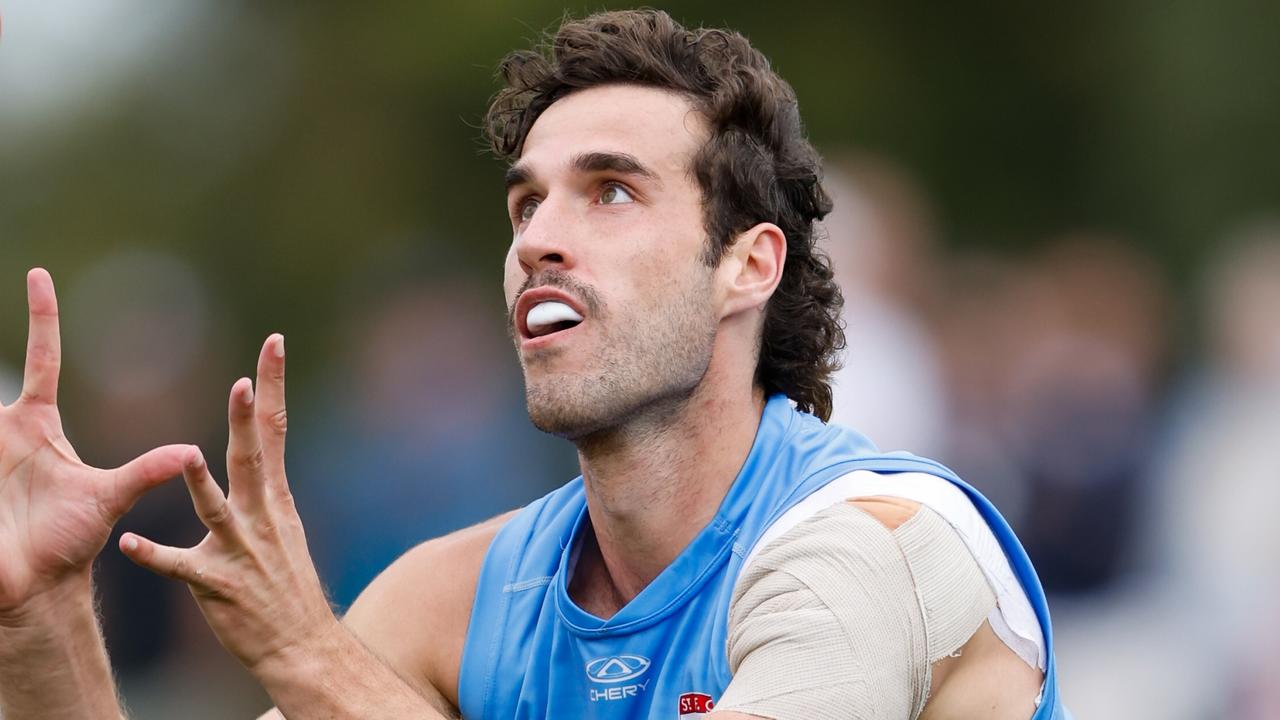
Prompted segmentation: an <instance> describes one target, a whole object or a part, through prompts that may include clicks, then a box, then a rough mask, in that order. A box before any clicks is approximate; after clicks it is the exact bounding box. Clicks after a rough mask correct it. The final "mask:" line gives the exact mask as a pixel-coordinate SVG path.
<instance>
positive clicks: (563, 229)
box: [514, 198, 576, 275]
mask: <svg viewBox="0 0 1280 720" xmlns="http://www.w3.org/2000/svg"><path fill="white" fill-rule="evenodd" d="M560 205H561V203H557V202H555V201H554V200H552V199H551V198H547V199H546V200H543V201H542V203H541V204H540V205H539V206H538V209H537V210H536V211H534V213H533V217H532V218H531V219H530V220H529V222H528V223H526V224H525V226H524V227H523V228H522V229H521V230H520V231H519V232H517V233H516V236H515V241H514V245H515V254H516V258H517V259H518V260H519V261H520V268H521V269H522V270H524V272H525V274H526V275H533V274H535V273H538V272H542V271H545V270H549V269H553V268H554V269H558V270H568V269H571V268H572V267H573V265H574V263H575V261H576V258H575V257H574V253H573V252H572V250H571V242H570V238H571V237H572V235H573V227H574V222H575V219H574V218H573V217H571V214H570V213H569V212H567V211H566V208H563V207H560Z"/></svg>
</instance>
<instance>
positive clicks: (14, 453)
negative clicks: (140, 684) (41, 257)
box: [0, 269, 193, 720]
mask: <svg viewBox="0 0 1280 720" xmlns="http://www.w3.org/2000/svg"><path fill="white" fill-rule="evenodd" d="M27 301H28V305H29V306H30V310H31V317H30V323H31V325H30V335H29V338H28V343H27V360H26V367H25V369H24V372H23V385H22V396H21V397H20V398H19V399H18V400H17V401H16V402H15V403H13V404H12V405H10V406H7V407H4V406H0V716H3V717H4V718H5V719H6V720H22V719H23V718H40V719H41V720H59V719H62V718H66V719H68V720H69V719H71V718H118V717H120V716H121V712H120V707H119V703H118V701H117V699H116V689H115V682H114V681H113V679H112V677H111V668H110V665H109V664H108V662H107V654H106V651H105V649H104V648H103V645H102V637H101V634H100V633H99V631H98V621H97V617H96V614H95V612H94V606H93V591H92V586H91V583H90V566H91V564H92V563H93V559H94V557H96V556H97V554H98V552H100V551H101V550H102V546H103V545H104V544H106V541H107V537H108V536H109V535H110V533H111V527H112V526H113V525H114V524H115V522H116V521H117V520H118V519H119V518H120V516H121V515H123V514H124V513H125V512H126V511H127V510H128V509H129V508H130V507H132V506H133V504H134V502H135V501H136V500H137V499H138V497H140V496H141V495H142V493H143V492H145V491H146V490H147V489H149V488H151V487H154V486H155V485H157V484H159V483H160V482H163V481H164V480H166V479H168V478H170V477H173V476H174V475H177V474H178V472H179V470H180V468H181V466H182V457H183V456H184V455H185V454H187V453H189V452H191V451H192V450H193V448H191V447H190V446H177V445H175V446H169V447H165V448H160V449H158V450H153V451H151V452H149V453H147V454H146V455H143V456H142V457H140V458H138V459H137V460H135V461H133V462H131V463H129V464H128V465H125V466H124V467H122V468H118V469H116V470H99V469H97V468H92V467H89V466H88V465H85V464H84V463H83V462H81V461H80V458H79V457H77V456H76V453H75V450H74V449H73V448H72V447H71V444H70V443H69V442H68V441H67V438H66V436H65V435H64V434H63V432H62V420H61V417H60V415H59V413H58V407H57V394H58V370H59V367H60V365H61V350H60V348H61V342H60V339H59V333H58V303H57V299H56V298H55V296H54V291H53V280H52V279H51V278H50V277H49V274H48V273H47V272H45V271H44V270H39V269H37V270H32V271H31V272H30V273H29V274H28V276H27Z"/></svg>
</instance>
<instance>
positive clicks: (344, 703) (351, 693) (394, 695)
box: [6, 626, 458, 720]
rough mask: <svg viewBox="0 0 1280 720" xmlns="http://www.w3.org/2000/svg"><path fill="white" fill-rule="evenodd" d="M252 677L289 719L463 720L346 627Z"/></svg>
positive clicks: (257, 670)
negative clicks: (406, 719)
mask: <svg viewBox="0 0 1280 720" xmlns="http://www.w3.org/2000/svg"><path fill="white" fill-rule="evenodd" d="M253 674H254V675H255V676H256V677H257V678H258V681H259V682H261V683H262V685H263V687H265V688H266V690H267V692H268V693H269V694H270V695H271V699H272V700H274V701H275V703H276V706H277V707H278V708H279V709H280V712H281V713H282V714H283V715H284V716H285V717H287V718H289V719H290V720H312V719H313V718H324V719H325V720H344V719H347V718H349V719H351V720H364V719H365V718H408V717H412V718H426V719H428V720H435V719H439V720H448V719H451V718H456V717H458V715H457V714H456V713H454V712H453V710H452V708H449V707H448V706H447V703H444V702H443V701H441V702H437V703H433V702H430V701H428V700H427V699H426V698H425V697H423V695H422V694H420V693H418V692H417V691H416V690H414V688H413V687H412V686H411V685H410V684H409V683H407V682H406V681H405V680H404V679H403V678H401V677H400V676H399V675H397V674H396V672H395V671H394V670H392V669H391V668H390V667H388V666H387V664H386V663H384V662H383V661H382V659H381V658H379V657H378V656H377V655H375V654H374V653H373V651H371V650H370V649H369V648H368V647H366V646H365V645H364V643H362V642H360V640H359V639H358V638H357V637H356V636H355V635H353V634H351V632H350V631H349V630H347V629H346V628H345V627H341V626H337V627H335V628H334V629H333V631H332V632H330V633H329V634H328V635H327V636H326V637H324V638H322V639H320V640H318V641H316V642H314V643H311V644H309V646H308V647H302V646H299V647H297V648H294V649H290V650H287V651H285V652H282V653H280V654H278V655H275V656H273V657H271V658H269V659H266V660H264V661H263V662H262V663H261V664H260V665H259V666H258V667H256V668H253ZM6 720H7V719H6Z"/></svg>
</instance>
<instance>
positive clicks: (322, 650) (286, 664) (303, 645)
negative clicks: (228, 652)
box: [246, 614, 360, 686]
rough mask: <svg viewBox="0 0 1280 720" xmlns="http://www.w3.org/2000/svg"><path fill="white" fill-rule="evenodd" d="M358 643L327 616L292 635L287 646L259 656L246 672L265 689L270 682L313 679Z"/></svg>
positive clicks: (282, 645)
mask: <svg viewBox="0 0 1280 720" xmlns="http://www.w3.org/2000/svg"><path fill="white" fill-rule="evenodd" d="M359 642H360V641H359V640H357V639H356V638H355V636H354V635H352V634H351V633H350V632H349V631H348V630H347V629H346V628H345V627H343V625H342V623H340V622H339V621H338V619H337V618H336V617H334V616H333V615H332V614H330V615H329V616H328V617H326V618H325V619H324V620H322V621H319V622H317V623H316V624H315V625H314V626H313V627H312V628H311V629H309V630H307V631H304V632H298V633H295V635H294V637H293V638H292V639H290V640H289V641H288V642H284V643H281V644H280V645H279V647H276V648H273V649H271V650H269V651H267V652H265V653H263V655H262V656H261V657H260V658H258V659H257V661H256V662H253V663H251V664H247V665H246V668H247V669H248V670H249V672H250V673H252V674H253V675H254V676H255V677H257V678H258V680H259V681H260V682H262V683H263V685H268V686H269V685H270V683H271V682H273V681H280V680H288V679H296V678H298V677H306V676H314V675H315V674H316V670H317V669H319V668H323V667H326V666H329V665H332V664H334V663H337V662H339V661H340V658H342V657H343V656H344V655H345V654H346V653H347V652H349V650H350V647H351V645H352V644H353V643H354V644H359Z"/></svg>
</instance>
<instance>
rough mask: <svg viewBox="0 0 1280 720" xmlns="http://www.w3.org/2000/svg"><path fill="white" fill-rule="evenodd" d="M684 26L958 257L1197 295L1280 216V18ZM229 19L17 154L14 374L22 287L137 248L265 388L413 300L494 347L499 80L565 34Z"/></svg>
mask: <svg viewBox="0 0 1280 720" xmlns="http://www.w3.org/2000/svg"><path fill="white" fill-rule="evenodd" d="M664 7H665V8H666V9H668V10H670V11H671V12H672V13H673V14H674V15H675V16H677V17H678V18H679V19H681V20H682V21H684V22H685V23H686V24H691V25H699V24H702V25H724V26H730V27H733V28H736V29H738V30H740V31H742V32H743V33H745V34H747V35H748V36H749V37H751V38H752V39H753V40H754V41H755V42H756V43H757V45H758V46H759V47H760V48H761V49H762V50H763V51H764V52H765V53H766V54H768V55H769V56H770V57H771V58H772V59H773V61H774V62H775V64H776V66H777V68H778V69H779V70H780V71H781V73H782V74H783V75H784V76H785V77H786V78H788V79H789V80H790V82H791V83H792V84H793V85H794V86H795V88H796V90H797V92H798V94H799V97H800V99H801V104H802V108H803V113H804V116H805V118H806V119H807V122H808V125H809V128H810V131H811V134H812V136H813V137H814V139H815V140H816V142H817V144H818V145H819V146H820V147H821V148H823V149H826V150H831V151H835V150H838V149H841V148H848V147H856V148H859V149H862V150H865V151H870V152H873V153H876V154H880V155H884V156H888V157H890V158H893V159H895V160H897V161H899V162H901V163H902V164H904V165H905V166H906V167H907V168H909V169H910V170H911V171H912V172H914V173H916V174H917V176H918V178H919V179H920V180H921V183H922V185H923V186H924V187H925V188H926V190H927V191H928V192H930V193H931V195H932V196H933V198H934V200H935V201H936V202H937V204H938V208H939V215H940V219H941V226H942V227H944V228H946V233H947V236H946V237H945V238H944V240H945V241H946V242H947V243H948V244H949V245H951V246H953V247H971V246H989V247H993V248H998V249H1002V250H1009V251H1015V252H1016V251H1019V250H1021V249H1024V248H1028V247H1032V246H1035V245H1036V244H1037V243H1039V242H1041V241H1042V240H1043V239H1045V238H1047V237H1050V236H1053V235H1055V234H1057V233H1059V232H1062V231H1066V230H1069V229H1074V228H1078V227H1086V228H1100V229H1105V230H1109V231H1113V232H1118V233H1120V234H1122V235H1125V236H1128V237H1131V238H1133V239H1134V242H1136V243H1138V244H1139V245H1140V246H1141V247H1143V248H1145V249H1147V250H1149V251H1151V252H1153V253H1154V254H1156V255H1157V256H1158V257H1159V258H1161V259H1162V261H1164V263H1165V264H1166V265H1167V267H1168V268H1169V269H1170V270H1171V271H1172V272H1173V273H1174V274H1175V276H1178V277H1182V278H1184V279H1185V278H1186V277H1187V276H1189V274H1190V272H1191V271H1192V270H1194V268H1195V266H1196V263H1197V261H1198V260H1199V259H1200V258H1201V257H1202V254H1203V252H1204V248H1205V246H1206V245H1207V244H1208V243H1210V242H1212V241H1213V240H1214V239H1215V238H1216V237H1219V236H1220V235H1221V234H1222V233H1223V232H1224V231H1226V230H1228V229H1230V228H1231V227H1233V226H1234V225H1236V224H1237V223H1238V222H1240V221H1242V220H1246V219H1249V218H1251V217H1254V216H1256V215H1259V214H1262V213H1265V212H1267V211H1274V210H1275V209H1276V208H1277V199H1278V198H1277V188H1280V143H1277V142H1276V141H1275V139H1274V134H1275V128H1276V127H1278V126H1280V92H1277V91H1278V90H1280V87H1277V85H1280V74H1277V73H1276V72H1275V68H1277V67H1280V43H1276V42H1275V41H1274V29H1275V28H1276V27H1280V5H1277V4H1276V3H1263V2H1247V1H1246V0H1223V1H1221V2H1216V3H1203V2H1153V1H1152V0H1131V1H1128V2H1120V3H1115V2H1099V1H1097V0H1086V1H1085V2H1080V3H1071V4H1044V3H1021V2H1013V1H1011V0H993V1H988V2H977V3H953V4H947V3H902V2H874V3H867V2H855V3H845V4H835V3H818V2H812V1H811V0H800V1H797V2H789V3H773V2H769V3H765V2H756V3H712V2H707V1H706V0H690V1H687V2H676V3H667V4H665V5H664ZM208 8H212V9H209V10H207V11H206V12H205V13H204V14H202V15H200V16H199V17H200V22H199V25H198V26H197V27H188V28H184V29H183V30H182V33H181V35H180V36H179V37H174V38H171V39H169V40H168V41H167V44H166V45H165V46H164V47H159V48H156V49H155V52H156V56H155V60H154V61H153V62H147V63H144V64H143V65H142V66H141V69H140V70H139V71H137V72H133V73H131V74H129V75H128V76H127V77H125V78H123V79H122V80H120V81H118V82H114V83H112V84H111V85H109V86H106V87H103V88H100V89H99V92H98V93H97V94H96V95H95V96H94V97H93V98H92V100H91V101H86V102H84V103H82V104H79V105H76V106H75V110H74V112H75V113H76V116H75V117H72V118H60V121H59V122H58V123H56V124H55V126H54V127H53V128H52V129H49V130H46V131H39V130H35V131H33V130H31V129H30V128H27V129H23V130H21V134H15V133H18V132H19V131H17V130H15V129H13V128H8V129H4V128H0V138H3V137H4V136H8V138H9V140H10V142H4V141H3V140H0V256H2V258H3V261H2V262H0V270H3V272H2V273H0V349H2V350H3V354H2V355H0V357H3V358H7V359H10V360H11V361H14V362H16V361H17V360H18V358H20V357H21V348H22V338H23V336H24V326H25V317H24V315H23V311H24V303H23V300H22V283H21V272H22V271H23V270H25V269H26V268H27V267H29V266H31V265H33V264H43V265H46V266H48V267H50V268H51V269H52V270H53V272H54V274H55V278H56V279H59V280H61V281H63V282H65V281H66V280H67V279H68V278H73V277H75V275H76V274H77V273H78V272H80V271H81V270H82V269H83V268H84V267H85V266H86V265H88V264H91V263H95V262H97V261H98V260H100V259H101V258H102V257H103V255H104V254H106V253H108V252H110V251H112V250H113V249H115V248H119V247H123V246H136V247H144V248H146V247H154V248H165V249H166V250H168V251H170V252H175V253H177V254H179V255H182V256H184V257H187V258H188V259H190V261H191V262H192V263H193V264H194V265H195V267H196V268H197V269H198V272H200V273H201V274H202V277H203V279H204V280H205V281H206V282H207V283H208V284H209V285H210V286H211V287H212V288H214V289H215V291H216V292H217V294H218V295H219V296H220V297H219V300H220V301H221V302H223V303H226V304H227V306H228V308H227V309H228V314H229V316H230V317H231V318H232V321H231V322H232V325H233V326H234V329H233V333H232V334H233V335H234V336H235V337H236V338H238V341H237V342H236V348H235V349H234V353H235V355H234V357H235V358H236V360H237V362H242V363H243V364H244V365H245V366H246V367H248V363H249V362H250V360H251V358H252V357H253V353H254V352H255V351H256V342H257V340H258V338H260V337H262V336H264V335H265V333H266V332H268V331H270V330H273V329H285V330H287V331H288V332H289V333H290V339H291V342H292V343H293V344H292V345H291V347H294V348H295V351H296V348H298V347H304V348H307V350H308V351H309V352H314V353H328V352H331V351H333V350H334V348H333V347H330V346H331V345H332V344H333V343H336V342H338V340H337V338H336V336H335V335H334V334H333V333H332V332H331V330H332V323H333V319H334V318H335V317H336V316H338V315H340V314H341V313H342V312H343V311H344V309H345V308H347V307H349V306H350V305H351V304H352V303H353V302H355V301H356V300H355V299H357V298H361V297H368V296H370V295H371V294H372V295H376V293H377V292H378V288H379V287H380V286H381V285H382V284H383V283H389V282H395V281H396V280H398V279H403V278H408V277H421V278H428V279H429V278H431V277H439V276H443V275H450V276H457V275H462V276H470V277H474V278H476V279H478V280H479V281H481V282H485V283H491V284H492V288H493V295H492V297H493V312H494V314H495V317H497V316H498V314H499V313H501V312H502V307H501V300H500V298H501V296H500V294H499V281H498V278H499V267H500V262H501V259H502V255H503V253H504V249H505V246H506V243H507V240H508V235H509V230H508V226H507V221H506V218H505V213H504V211H503V198H502V191H501V185H500V182H501V180H500V167H499V166H498V164H497V162H496V161H495V160H493V159H492V158H490V157H488V156H486V154H485V153H484V151H483V147H482V145H481V143H480V141H479V139H478V138H479V132H478V130H477V127H476V126H477V123H478V120H479V118H480V116H481V115H482V113H483V111H484V108H485V105H486V101H487V98H488V97H489V95H490V94H491V93H492V92H493V91H494V90H495V89H496V84H495V81H494V79H493V69H494V67H495V66H496V64H497V62H498V60H499V58H500V57H501V56H502V54H503V53H504V52H506V51H507V50H509V49H511V48H515V47H521V46H526V45H528V44H529V42H530V41H531V40H533V39H534V38H536V37H537V36H538V35H539V33H540V32H541V31H542V30H543V29H545V28H547V27H549V26H553V25H554V24H555V22H556V21H557V20H558V18H559V17H560V16H561V15H562V13H563V12H564V11H565V10H564V8H563V7H562V6H560V5H553V4H551V3H547V2H542V1H537V2H521V3H516V2H495V1H490V2H474V3H423V2H399V3H361V4H354V5H353V4H350V3H297V4H285V3H251V2H246V1H241V2H238V3H236V2H226V3H217V4H216V5H215V4H212V3H209V4H208ZM594 9H598V6H590V7H577V8H570V10H569V11H570V12H573V13H577V14H580V13H582V12H585V11H589V10H594ZM120 22H129V20H128V19H127V18H122V19H121V20H120ZM20 31H21V28H15V27H13V26H12V25H11V24H7V25H6V27H5V32H6V34H7V35H12V34H13V33H16V32H20ZM103 32H110V28H104V29H103ZM4 52H5V50H4V44H3V43H2V42H0V63H2V62H5V57H4ZM4 97H5V92H4V90H3V88H0V103H3V102H4ZM15 137H18V138H21V140H20V141H17V142H15V141H13V138H15ZM304 372H305V371H304Z"/></svg>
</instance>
